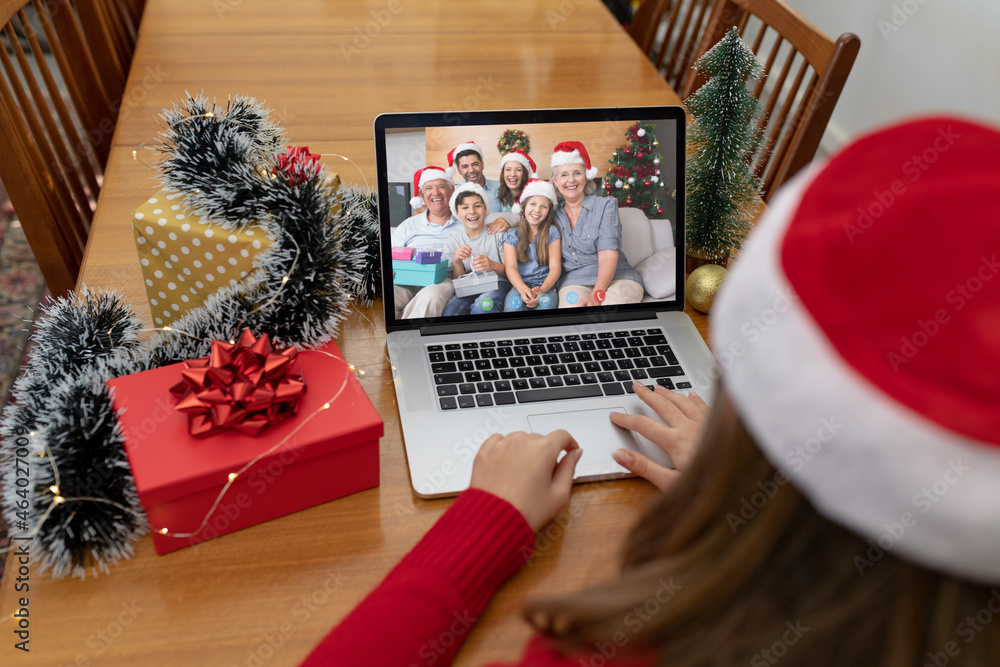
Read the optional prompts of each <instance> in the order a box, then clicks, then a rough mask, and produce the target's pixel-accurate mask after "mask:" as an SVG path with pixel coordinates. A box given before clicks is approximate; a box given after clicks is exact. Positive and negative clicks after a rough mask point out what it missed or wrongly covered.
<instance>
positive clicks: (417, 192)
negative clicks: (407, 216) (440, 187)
mask: <svg viewBox="0 0 1000 667" xmlns="http://www.w3.org/2000/svg"><path fill="white" fill-rule="evenodd" d="M438 179H441V180H445V181H447V182H448V183H449V185H454V184H453V183H452V182H451V179H450V178H449V177H448V174H446V173H445V171H444V169H442V168H441V167H435V166H433V165H431V166H428V167H424V168H423V169H417V171H416V172H414V174H413V197H412V198H411V199H410V206H412V207H413V208H420V207H421V206H426V205H427V202H425V201H424V198H423V197H422V196H421V193H422V192H423V189H424V185H426V184H427V183H429V182H430V181H436V180H438Z"/></svg>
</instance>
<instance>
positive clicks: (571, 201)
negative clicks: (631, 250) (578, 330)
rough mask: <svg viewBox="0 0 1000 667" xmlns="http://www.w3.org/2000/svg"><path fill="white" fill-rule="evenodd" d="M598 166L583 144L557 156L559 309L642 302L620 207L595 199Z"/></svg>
mask: <svg viewBox="0 0 1000 667" xmlns="http://www.w3.org/2000/svg"><path fill="white" fill-rule="evenodd" d="M595 176H597V167H594V166H592V165H591V164H590V155H589V154H588V153H587V149H586V148H585V147H584V145H583V144H581V143H580V142H579V141H564V142H562V143H560V144H559V145H557V146H556V147H555V149H554V150H553V152H552V179H551V180H552V185H554V186H555V188H556V191H557V192H558V193H559V198H560V199H561V200H562V202H561V204H560V205H559V206H558V207H557V208H556V223H557V224H558V225H559V231H560V232H561V233H562V270H563V277H562V279H561V280H560V281H559V307H560V308H566V307H574V306H601V305H604V306H611V305H616V304H622V303H638V302H639V301H642V294H643V291H644V290H643V286H642V278H641V277H640V276H639V273H638V272H637V271H636V270H635V269H633V268H632V267H631V266H630V265H629V263H628V261H627V260H626V259H625V255H624V254H623V253H622V223H621V221H620V220H619V219H618V202H617V200H615V199H614V198H613V197H599V196H597V195H596V194H594V193H595V192H596V191H597V184H596V183H594V181H593V178H594V177H595Z"/></svg>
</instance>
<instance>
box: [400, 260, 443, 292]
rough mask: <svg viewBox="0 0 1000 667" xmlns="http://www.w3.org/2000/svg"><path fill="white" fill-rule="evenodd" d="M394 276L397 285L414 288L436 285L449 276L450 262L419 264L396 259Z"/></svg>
mask: <svg viewBox="0 0 1000 667" xmlns="http://www.w3.org/2000/svg"><path fill="white" fill-rule="evenodd" d="M440 254H441V253H438V255H440ZM392 276H393V277H392V280H393V282H394V283H395V284H397V285H411V286H414V287H426V286H427V285H436V284H438V283H439V282H441V281H442V280H444V279H445V278H446V277H447V276H448V262H447V260H445V261H443V262H438V263H437V264H418V263H416V262H413V261H407V260H405V259H394V260H392Z"/></svg>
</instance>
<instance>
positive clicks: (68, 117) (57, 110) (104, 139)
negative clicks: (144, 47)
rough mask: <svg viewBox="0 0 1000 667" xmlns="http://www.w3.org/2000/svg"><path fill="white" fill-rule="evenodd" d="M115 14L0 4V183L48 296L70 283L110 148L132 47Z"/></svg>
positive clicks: (35, 3) (30, 1)
mask: <svg viewBox="0 0 1000 667" xmlns="http://www.w3.org/2000/svg"><path fill="white" fill-rule="evenodd" d="M119 15H120V14H119V13H118V10H116V9H115V8H114V7H113V6H112V0H64V1H63V2H58V3H55V2H42V1H41V0H0V155H2V156H3V159H0V181H2V182H3V184H4V187H5V188H6V190H7V193H8V195H9V196H10V200H11V203H12V204H13V206H14V211H15V212H16V213H17V216H18V218H19V219H20V221H21V225H22V227H23V228H24V232H25V236H26V237H27V239H28V242H29V244H30V245H31V248H32V251H33V252H34V254H35V259H36V260H37V262H38V265H39V267H40V268H41V270H42V274H43V275H44V276H45V281H46V283H47V284H48V287H49V291H50V292H51V293H52V295H53V296H61V295H64V294H65V293H66V292H67V291H68V290H72V289H74V287H75V285H76V279H77V275H78V273H79V270H80V264H81V262H82V260H83V253H84V249H85V247H86V243H87V235H88V233H89V231H90V223H91V220H92V219H93V213H94V208H95V207H96V203H97V196H98V193H99V191H100V183H101V180H102V178H103V169H104V165H105V163H106V162H107V159H108V154H109V152H110V149H111V136H112V133H113V132H114V127H115V121H116V119H117V114H118V108H119V106H120V104H121V96H122V93H123V92H124V89H125V80H126V78H127V75H128V62H129V60H130V58H131V51H130V46H129V45H130V44H131V46H132V47H134V43H135V40H134V36H135V33H134V32H132V39H131V42H129V41H128V39H127V37H126V35H127V33H128V30H124V29H123V30H124V31H121V30H120V29H119V28H116V27H114V26H113V25H112V24H111V23H110V22H113V21H117V20H118V19H117V18H114V17H117V16H119ZM121 15H124V14H121ZM119 25H122V26H126V25H134V24H128V23H124V24H119ZM116 31H118V32H116Z"/></svg>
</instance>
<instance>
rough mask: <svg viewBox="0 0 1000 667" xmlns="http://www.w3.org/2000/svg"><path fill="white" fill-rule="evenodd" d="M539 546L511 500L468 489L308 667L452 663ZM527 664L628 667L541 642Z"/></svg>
mask: <svg viewBox="0 0 1000 667" xmlns="http://www.w3.org/2000/svg"><path fill="white" fill-rule="evenodd" d="M534 545H535V534H534V533H533V532H532V530H531V528H530V526H528V523H527V522H526V521H525V520H524V517H523V516H521V513H520V512H518V511H517V510H516V509H515V508H514V507H513V506H512V505H511V504H510V503H508V502H506V501H505V500H502V499H500V498H497V497H496V496H494V495H492V494H490V493H487V492H485V491H480V490H478V489H470V490H468V491H466V492H464V493H463V494H462V495H460V496H459V497H458V498H457V499H456V500H455V502H454V504H452V506H451V507H450V508H449V509H448V511H447V512H445V513H444V515H443V516H442V517H441V519H440V520H438V522H437V523H436V524H434V527H433V528H431V530H430V531H429V532H428V533H427V535H425V536H424V538H423V539H422V540H421V541H420V542H419V543H418V544H417V546H415V547H414V548H413V550H412V551H411V552H410V553H409V554H407V555H406V557H405V558H403V560H402V561H401V562H400V563H399V565H397V566H396V567H395V568H394V569H393V570H392V572H390V573H389V575H388V576H387V577H386V578H385V580H384V581H383V582H382V583H381V584H380V585H379V586H378V588H376V589H375V590H374V591H372V592H371V593H370V594H369V595H368V597H367V598H365V599H364V600H363V601H362V602H361V604H359V605H358V606H357V608H355V609H354V611H352V612H351V613H350V614H349V615H348V616H347V618H345V619H344V620H343V621H341V623H340V625H338V626H337V627H335V628H334V629H333V630H332V631H331V632H330V634H328V635H327V636H326V637H325V638H324V639H323V641H322V642H320V644H319V645H318V646H317V647H316V648H315V649H313V652H312V653H311V654H310V655H309V657H308V658H306V660H305V662H304V663H303V665H305V666H308V667H312V666H317V665H337V666H338V667H341V666H343V667H352V666H354V665H357V666H358V667H374V666H378V667H394V666H396V665H399V666H400V667H415V666H417V665H450V664H451V662H452V660H454V658H455V654H456V653H458V649H459V648H460V647H461V645H462V642H463V641H465V638H466V637H467V636H468V634H469V631H470V630H471V628H472V625H473V624H474V623H475V622H476V620H477V619H478V618H479V615H480V614H481V613H482V612H483V609H484V608H485V607H486V604H487V603H488V602H489V600H490V598H491V597H492V596H493V593H494V591H496V589H497V588H499V587H500V585H501V584H502V583H503V582H504V581H505V580H506V579H507V577H509V576H510V575H512V574H513V573H514V572H516V571H517V570H519V569H520V568H521V567H522V566H523V565H524V564H525V563H526V562H527V559H528V558H530V556H531V554H532V553H533V551H534ZM590 657H593V658H594V659H595V661H596V662H594V661H591V660H590ZM519 664H521V665H532V666H537V667H579V666H580V665H581V664H582V665H590V664H602V665H609V666H610V665H613V664H625V663H617V662H615V663H612V662H607V661H606V660H605V656H603V655H600V653H595V654H594V655H593V656H589V655H577V656H575V657H568V656H564V655H561V654H559V653H558V652H556V651H555V649H553V648H551V647H550V646H548V644H547V643H546V642H545V641H543V640H542V639H541V638H536V639H534V640H532V641H531V642H530V643H529V644H528V646H527V648H526V650H525V654H524V656H523V658H522V661H521V662H520V663H519Z"/></svg>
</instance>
